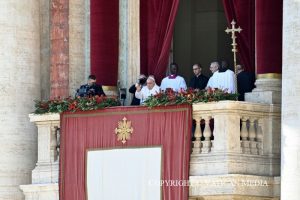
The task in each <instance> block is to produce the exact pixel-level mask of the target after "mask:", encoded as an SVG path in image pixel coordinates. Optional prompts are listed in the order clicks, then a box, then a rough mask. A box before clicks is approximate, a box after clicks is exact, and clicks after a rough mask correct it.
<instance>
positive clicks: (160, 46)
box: [140, 0, 179, 83]
mask: <svg viewBox="0 0 300 200" xmlns="http://www.w3.org/2000/svg"><path fill="white" fill-rule="evenodd" d="M178 4H179V0H141V1H140V13H141V14H140V41H141V73H144V74H148V75H154V76H155V78H156V79H157V82H158V83H160V81H161V80H162V78H163V77H164V76H165V74H166V69H167V65H168V58H169V53H170V47H171V41H172V37H173V30H174V23H175V16H176V13H177V9H178Z"/></svg>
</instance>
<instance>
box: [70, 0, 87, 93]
mask: <svg viewBox="0 0 300 200" xmlns="http://www.w3.org/2000/svg"><path fill="white" fill-rule="evenodd" d="M69 52H70V55H69V58H70V64H69V94H70V95H71V96H74V95H75V91H76V89H78V88H79V86H80V85H82V84H85V83H87V78H88V76H89V74H90V0H72V1H70V4H69Z"/></svg>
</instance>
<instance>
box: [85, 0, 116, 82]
mask: <svg viewBox="0 0 300 200" xmlns="http://www.w3.org/2000/svg"><path fill="white" fill-rule="evenodd" d="M90 6H91V18H90V19H91V22H90V23H91V30H90V31H91V73H92V74H94V75H96V77H97V82H99V83H100V84H102V85H113V86H115V85H116V84H117V79H118V55H119V0H91V3H90Z"/></svg>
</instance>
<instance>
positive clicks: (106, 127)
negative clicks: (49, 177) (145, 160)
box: [59, 105, 191, 200]
mask: <svg viewBox="0 0 300 200" xmlns="http://www.w3.org/2000/svg"><path fill="white" fill-rule="evenodd" d="M124 117H126V118H127V120H129V121H131V123H132V127H133V129H134V132H133V134H132V136H131V139H130V140H128V141H127V142H126V143H125V144H124V145H122V142H121V141H117V139H116V135H115V133H114V130H115V128H117V123H118V121H120V120H122V119H123V118H124ZM190 122H191V106H188V105H184V106H170V107H163V108H155V109H148V108H146V107H130V108H129V107H115V108H109V109H105V110H100V111H88V112H79V113H64V114H62V115H61V149H60V184H59V186H60V199H61V200H69V199H72V200H85V199H86V190H85V150H86V149H87V148H89V149H90V148H114V147H118V148H120V147H121V148H122V147H124V148H126V147H134V146H157V145H162V146H163V155H162V157H163V170H162V179H163V180H188V179H189V175H188V172H189V156H190V138H191V137H190V134H191V123H190ZM116 190H117V188H116ZM163 199H164V200H187V199H188V187H182V186H167V185H166V184H164V185H163Z"/></svg>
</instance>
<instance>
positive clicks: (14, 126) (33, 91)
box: [0, 0, 40, 200]
mask: <svg viewBox="0 0 300 200" xmlns="http://www.w3.org/2000/svg"><path fill="white" fill-rule="evenodd" d="M39 18H40V17H39V1H37V0H27V1H16V0H14V1H12V0H10V1H0V38H1V40H0V46H1V48H0V71H1V74H0V102H1V105H0V130H1V131H0V138H1V140H0V152H1V154H0V160H1V162H0V180H1V181H0V199H9V200H21V199H23V197H24V196H23V194H22V193H21V190H20V189H19V185H20V184H27V183H30V181H31V176H30V175H31V170H32V169H33V168H34V165H35V163H36V152H37V149H36V148H37V144H36V140H37V138H36V131H35V128H34V125H33V124H31V123H30V122H29V120H28V114H29V113H30V112H32V111H33V105H34V102H33V100H34V99H39V98H40V24H39V23H40V22H39Z"/></svg>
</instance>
